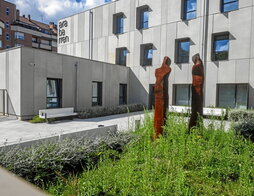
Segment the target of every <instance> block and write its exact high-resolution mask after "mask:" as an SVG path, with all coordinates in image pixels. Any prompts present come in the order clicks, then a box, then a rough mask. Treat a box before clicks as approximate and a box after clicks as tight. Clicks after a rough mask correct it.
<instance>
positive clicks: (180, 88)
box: [175, 84, 190, 106]
mask: <svg viewBox="0 0 254 196" xmlns="http://www.w3.org/2000/svg"><path fill="white" fill-rule="evenodd" d="M175 90H176V95H175V99H176V100H175V104H176V105H179V106H189V105H190V92H189V90H190V85H188V84H187V85H182V84H178V85H176V89H175Z"/></svg>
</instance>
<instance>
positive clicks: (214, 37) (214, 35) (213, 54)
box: [211, 32, 230, 61]
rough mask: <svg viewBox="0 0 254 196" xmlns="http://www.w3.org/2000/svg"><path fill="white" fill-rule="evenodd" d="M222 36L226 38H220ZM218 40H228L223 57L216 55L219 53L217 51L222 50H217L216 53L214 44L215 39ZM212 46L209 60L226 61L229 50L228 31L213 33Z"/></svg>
mask: <svg viewBox="0 0 254 196" xmlns="http://www.w3.org/2000/svg"><path fill="white" fill-rule="evenodd" d="M223 37H225V38H226V39H222V38H223ZM218 40H228V51H227V54H226V58H225V59H219V58H218V56H217V55H219V53H221V54H222V53H223V52H219V53H218V52H217V53H216V51H215V50H216V44H215V41H218ZM211 45H212V48H211V51H212V52H211V60H212V61H228V59H229V50H230V33H229V32H221V33H214V34H213V35H212V44H211Z"/></svg>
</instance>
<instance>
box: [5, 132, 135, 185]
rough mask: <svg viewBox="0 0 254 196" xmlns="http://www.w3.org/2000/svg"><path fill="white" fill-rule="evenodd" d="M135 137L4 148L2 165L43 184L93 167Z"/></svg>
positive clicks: (29, 179)
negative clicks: (102, 157)
mask: <svg viewBox="0 0 254 196" xmlns="http://www.w3.org/2000/svg"><path fill="white" fill-rule="evenodd" d="M130 140H131V136H130V134H127V133H125V134H123V133H121V134H115V135H111V136H108V137H105V138H101V139H97V140H94V141H88V140H86V139H84V138H81V139H79V140H73V139H72V140H64V141H61V142H58V143H44V144H40V145H36V146H32V147H31V148H25V149H20V148H19V147H15V148H13V149H5V148H1V149H0V165H1V166H2V167H5V168H7V169H8V170H9V171H12V172H13V173H15V174H16V175H17V176H20V177H23V178H25V179H26V180H27V181H29V182H31V183H34V184H36V185H38V186H40V187H44V186H45V185H46V184H47V182H48V181H49V180H50V181H51V182H52V181H53V180H54V179H56V177H57V176H68V174H69V173H77V172H81V171H83V170H84V169H86V168H90V167H93V166H94V165H96V163H97V162H98V160H99V159H100V157H101V155H102V154H103V152H106V151H108V150H112V151H111V152H112V153H113V154H114V152H115V153H118V152H121V151H122V150H123V147H124V146H125V145H126V144H127V143H128V142H129V141H130Z"/></svg>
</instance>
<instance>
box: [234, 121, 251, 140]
mask: <svg viewBox="0 0 254 196" xmlns="http://www.w3.org/2000/svg"><path fill="white" fill-rule="evenodd" d="M235 130H236V131H237V132H238V133H240V134H241V135H243V136H244V137H245V138H247V139H250V140H251V141H252V142H254V118H253V119H249V120H247V121H243V122H241V123H239V124H237V125H236V126H235Z"/></svg>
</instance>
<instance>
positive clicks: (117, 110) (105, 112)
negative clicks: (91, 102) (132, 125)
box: [79, 104, 144, 118]
mask: <svg viewBox="0 0 254 196" xmlns="http://www.w3.org/2000/svg"><path fill="white" fill-rule="evenodd" d="M138 111H144V106H143V105H141V104H132V105H120V106H111V107H93V108H90V109H86V110H83V111H81V112H79V118H94V117H101V116H109V115H115V114H124V113H129V112H138Z"/></svg>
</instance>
